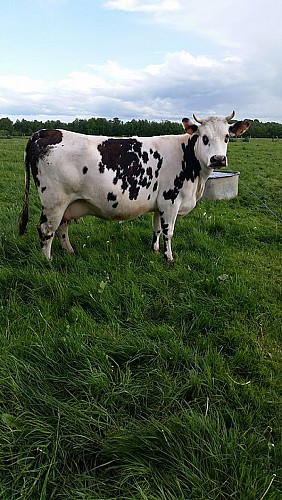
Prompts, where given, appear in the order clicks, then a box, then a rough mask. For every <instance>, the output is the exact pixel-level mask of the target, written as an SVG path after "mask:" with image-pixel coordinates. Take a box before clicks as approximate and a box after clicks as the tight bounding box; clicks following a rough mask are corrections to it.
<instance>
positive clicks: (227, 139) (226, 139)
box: [224, 134, 229, 142]
mask: <svg viewBox="0 0 282 500" xmlns="http://www.w3.org/2000/svg"><path fill="white" fill-rule="evenodd" d="M224 141H225V142H228V141H229V134H226V136H225V139H224Z"/></svg>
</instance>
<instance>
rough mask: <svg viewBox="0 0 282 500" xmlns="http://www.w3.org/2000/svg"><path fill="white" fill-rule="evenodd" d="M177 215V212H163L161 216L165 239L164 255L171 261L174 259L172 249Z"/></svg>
mask: <svg viewBox="0 0 282 500" xmlns="http://www.w3.org/2000/svg"><path fill="white" fill-rule="evenodd" d="M176 216H177V213H175V214H171V215H170V216H168V215H166V214H165V213H163V215H161V216H160V219H161V228H162V233H163V240H164V257H165V259H166V260H168V261H169V262H172V261H173V255H172V250H171V240H172V237H173V232H174V225H175V220H176Z"/></svg>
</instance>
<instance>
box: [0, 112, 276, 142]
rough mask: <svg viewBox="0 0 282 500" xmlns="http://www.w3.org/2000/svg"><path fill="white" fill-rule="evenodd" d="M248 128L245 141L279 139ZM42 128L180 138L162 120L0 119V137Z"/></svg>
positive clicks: (262, 127)
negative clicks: (253, 138) (257, 138)
mask: <svg viewBox="0 0 282 500" xmlns="http://www.w3.org/2000/svg"><path fill="white" fill-rule="evenodd" d="M250 122H251V126H250V128H249V129H248V131H247V132H246V134H245V136H246V137H264V138H282V124H281V123H276V122H260V121H259V120H253V121H252V120H250ZM42 128H46V129H54V128H62V129H65V130H71V131H73V132H79V133H81V134H93V135H109V136H118V137H120V136H125V137H129V136H132V135H138V136H141V137H142V136H153V135H165V134H180V133H182V132H183V128H182V125H181V123H177V122H171V121H169V120H164V121H161V122H155V121H149V120H131V121H122V120H120V119H119V118H117V117H116V118H113V119H112V120H107V119H106V118H89V119H80V118H76V119H75V120H74V121H73V122H70V123H63V122H61V121H60V120H47V121H45V122H43V121H38V120H33V121H29V120H25V119H22V120H16V122H13V121H12V120H11V119H10V118H0V137H13V136H30V135H32V134H33V132H36V131H37V130H40V129H42Z"/></svg>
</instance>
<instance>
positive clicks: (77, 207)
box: [63, 200, 153, 222]
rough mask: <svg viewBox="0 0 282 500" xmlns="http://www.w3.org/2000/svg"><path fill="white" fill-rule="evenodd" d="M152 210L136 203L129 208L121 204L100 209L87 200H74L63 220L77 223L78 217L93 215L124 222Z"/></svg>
mask: <svg viewBox="0 0 282 500" xmlns="http://www.w3.org/2000/svg"><path fill="white" fill-rule="evenodd" d="M152 210H153V209H152V207H150V206H148V204H146V205H144V204H142V203H136V202H135V203H134V205H132V206H131V207H130V208H129V207H128V206H127V207H124V208H123V207H122V204H120V206H119V208H110V207H103V208H102V207H98V206H95V205H94V204H93V203H92V202H91V201H88V200H75V201H73V202H72V203H70V205H69V206H68V207H67V209H66V210H65V213H64V216H63V218H64V219H65V220H66V221H68V222H69V221H71V220H72V219H74V220H76V221H77V220H78V219H79V218H80V217H84V216H85V215H95V216H96V217H99V218H100V219H104V220H126V219H134V218H135V217H138V216H139V215H142V214H144V213H146V212H150V211H152Z"/></svg>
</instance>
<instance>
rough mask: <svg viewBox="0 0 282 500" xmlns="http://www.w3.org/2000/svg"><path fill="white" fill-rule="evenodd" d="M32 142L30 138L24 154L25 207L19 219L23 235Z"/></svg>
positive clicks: (20, 230) (20, 232) (26, 220)
mask: <svg viewBox="0 0 282 500" xmlns="http://www.w3.org/2000/svg"><path fill="white" fill-rule="evenodd" d="M30 144H31V141H30V140H29V141H28V143H27V146H26V149H25V154H24V164H25V192H24V198H23V208H22V213H21V215H20V219H19V234H20V235H23V234H24V233H25V231H26V226H27V222H28V198H29V187H30Z"/></svg>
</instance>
